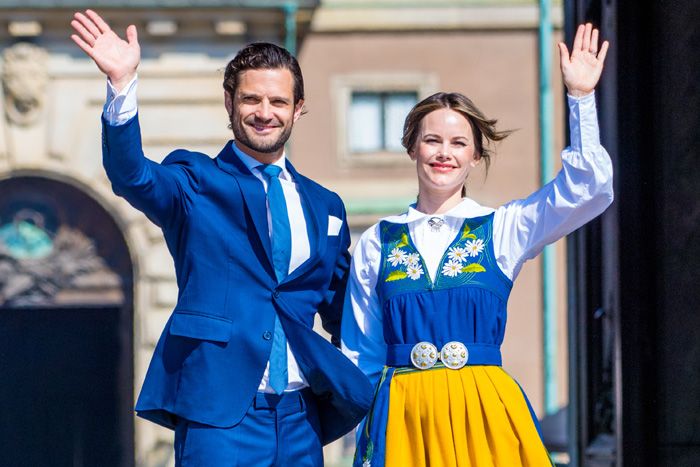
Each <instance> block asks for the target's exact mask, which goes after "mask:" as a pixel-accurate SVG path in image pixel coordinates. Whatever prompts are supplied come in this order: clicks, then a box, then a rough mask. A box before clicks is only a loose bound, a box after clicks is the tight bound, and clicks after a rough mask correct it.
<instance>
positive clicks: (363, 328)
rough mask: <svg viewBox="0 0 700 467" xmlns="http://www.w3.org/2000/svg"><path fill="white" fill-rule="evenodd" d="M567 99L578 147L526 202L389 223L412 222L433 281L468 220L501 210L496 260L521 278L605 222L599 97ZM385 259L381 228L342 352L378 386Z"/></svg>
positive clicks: (355, 263)
mask: <svg viewBox="0 0 700 467" xmlns="http://www.w3.org/2000/svg"><path fill="white" fill-rule="evenodd" d="M567 100H568V104H569V124H570V128H571V146H570V147H568V148H566V149H564V151H563V152H562V168H561V170H560V171H559V173H558V174H557V176H556V177H555V178H554V180H552V181H551V182H549V183H548V184H546V185H545V186H543V187H542V188H540V189H539V190H537V191H536V192H534V193H533V194H531V195H530V196H528V197H527V198H525V199H518V200H514V201H511V202H509V203H507V204H505V205H503V206H501V207H499V208H498V209H495V210H494V209H493V208H488V207H483V206H480V205H479V204H478V203H476V202H475V201H474V200H471V199H469V198H464V199H463V200H462V202H461V203H460V204H458V205H457V206H455V207H454V208H452V209H451V210H450V211H448V212H447V213H445V214H442V215H439V216H434V215H429V214H424V213H422V212H419V211H417V210H416V209H415V206H410V207H409V208H408V211H407V212H405V213H403V214H400V215H398V216H391V217H387V218H385V219H384V220H387V221H390V222H394V223H405V224H408V229H409V232H410V234H411V238H412V240H413V242H414V244H415V246H416V248H418V252H419V253H420V255H421V256H422V257H423V260H424V261H425V264H426V268H427V271H426V273H427V274H429V275H430V277H431V278H432V279H434V278H435V276H436V274H437V272H438V271H437V268H438V266H439V264H438V263H439V262H440V259H441V258H442V256H443V253H444V251H445V250H446V249H447V247H448V245H449V243H450V242H451V241H452V240H453V239H454V238H455V236H456V235H457V231H458V230H459V228H460V227H461V225H462V222H463V220H464V219H465V218H472V217H479V216H483V215H486V214H490V213H492V212H494V211H495V214H494V219H493V248H494V253H495V256H496V261H497V262H498V265H499V267H500V268H501V270H502V271H503V273H504V274H505V275H506V276H507V277H509V278H510V279H511V280H515V278H516V277H517V275H518V273H519V272H520V269H521V268H522V265H523V263H524V262H525V261H527V260H528V259H531V258H534V257H535V256H537V255H538V254H539V253H540V252H541V251H542V249H543V248H544V247H545V246H546V245H547V244H549V243H553V242H555V241H556V240H558V239H560V238H561V237H563V236H565V235H567V234H569V233H571V232H572V231H574V230H576V229H577V228H579V227H581V226H582V225H583V224H585V223H586V222H588V221H590V220H591V219H593V218H594V217H596V216H598V215H599V214H600V213H602V212H603V211H604V210H605V209H606V208H607V207H608V206H609V205H610V203H612V200H613V187H612V163H611V161H610V156H609V155H608V153H607V151H606V150H605V149H604V148H603V147H602V146H601V145H600V138H599V135H598V118H597V114H596V105H595V96H594V94H593V93H591V94H589V95H587V96H584V97H581V98H574V97H572V96H568V99H567ZM431 217H440V218H442V219H443V220H444V222H445V223H444V225H443V226H442V227H441V228H440V230H439V231H438V232H435V231H433V230H432V229H431V228H430V226H429V225H428V220H429V219H430V218H431ZM380 256H381V245H380V243H379V224H378V223H377V224H375V225H374V226H372V227H370V228H369V229H368V230H367V231H366V232H364V233H363V234H362V237H361V238H360V241H359V243H358V245H357V246H356V247H355V252H354V254H353V257H352V265H351V267H350V279H349V281H348V289H347V293H346V297H345V308H344V310H343V320H342V328H341V339H342V349H343V352H344V353H345V355H347V356H348V357H349V358H350V359H351V360H352V361H353V362H355V364H356V365H358V366H359V367H360V369H361V370H362V371H364V372H365V374H367V375H368V376H369V377H370V380H372V382H375V381H376V379H377V377H378V375H379V372H380V371H381V369H382V367H383V366H384V362H385V359H386V344H385V343H384V337H383V331H382V313H381V308H380V303H379V299H378V297H377V294H376V291H375V286H376V284H377V275H378V273H379V262H380Z"/></svg>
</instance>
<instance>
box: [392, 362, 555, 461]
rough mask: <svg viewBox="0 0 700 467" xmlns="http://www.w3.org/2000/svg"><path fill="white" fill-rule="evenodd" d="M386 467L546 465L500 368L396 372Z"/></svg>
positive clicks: (520, 400) (527, 416)
mask: <svg viewBox="0 0 700 467" xmlns="http://www.w3.org/2000/svg"><path fill="white" fill-rule="evenodd" d="M385 465H386V466H397V467H399V466H400V467H409V466H410V467H421V466H433V467H435V466H456V467H491V466H498V467H517V466H532V467H544V466H551V465H552V462H551V461H550V459H549V455H548V453H547V450H546V449H545V447H544V445H543V444H542V440H541V438H540V436H539V433H538V432H537V428H536V426H535V422H534V421H533V419H532V415H531V413H530V410H529V408H528V405H527V402H526V400H525V396H524V394H523V392H522V390H521V389H520V386H518V384H517V383H516V382H515V380H513V378H511V377H510V376H509V375H508V374H507V373H506V372H505V371H503V369H502V368H501V367H498V366H466V367H464V368H462V369H460V370H450V369H447V368H434V369H431V370H427V371H410V372H400V371H397V372H396V374H394V377H393V379H392V381H391V387H390V392H389V413H388V422H387V430H386V456H385Z"/></svg>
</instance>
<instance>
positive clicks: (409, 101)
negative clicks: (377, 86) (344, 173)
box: [348, 91, 418, 154]
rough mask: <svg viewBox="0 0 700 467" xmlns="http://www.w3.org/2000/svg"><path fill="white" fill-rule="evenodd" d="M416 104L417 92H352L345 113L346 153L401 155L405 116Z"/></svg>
mask: <svg viewBox="0 0 700 467" xmlns="http://www.w3.org/2000/svg"><path fill="white" fill-rule="evenodd" d="M417 102H418V92H416V91H414V92H361V91H354V92H353V93H352V96H351V99H350V107H349V109H348V113H349V115H348V145H349V149H350V152H351V153H353V154H356V153H371V152H382V151H388V152H403V151H404V148H403V146H401V136H402V134H403V122H404V119H405V118H406V115H407V114H408V112H409V111H410V110H411V108H413V106H414V105H415V104H416V103H417Z"/></svg>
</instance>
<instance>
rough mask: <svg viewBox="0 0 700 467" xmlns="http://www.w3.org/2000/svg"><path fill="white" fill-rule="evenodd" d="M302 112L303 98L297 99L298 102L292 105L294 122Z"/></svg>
mask: <svg viewBox="0 0 700 467" xmlns="http://www.w3.org/2000/svg"><path fill="white" fill-rule="evenodd" d="M303 113H304V99H299V102H297V103H296V105H295V106H294V122H296V121H297V120H299V117H301V115H302V114H303Z"/></svg>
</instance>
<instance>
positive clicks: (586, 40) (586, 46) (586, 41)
mask: <svg viewBox="0 0 700 467" xmlns="http://www.w3.org/2000/svg"><path fill="white" fill-rule="evenodd" d="M592 29H593V25H592V24H591V23H586V26H585V27H584V30H583V43H582V44H581V50H583V51H584V52H588V51H589V50H590V47H591V30H592Z"/></svg>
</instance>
